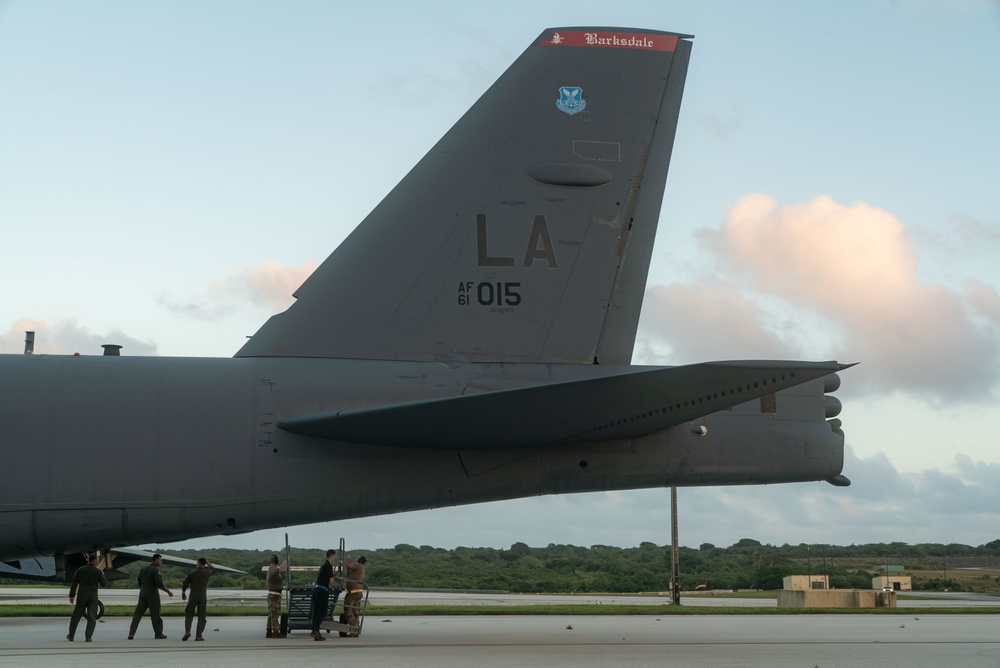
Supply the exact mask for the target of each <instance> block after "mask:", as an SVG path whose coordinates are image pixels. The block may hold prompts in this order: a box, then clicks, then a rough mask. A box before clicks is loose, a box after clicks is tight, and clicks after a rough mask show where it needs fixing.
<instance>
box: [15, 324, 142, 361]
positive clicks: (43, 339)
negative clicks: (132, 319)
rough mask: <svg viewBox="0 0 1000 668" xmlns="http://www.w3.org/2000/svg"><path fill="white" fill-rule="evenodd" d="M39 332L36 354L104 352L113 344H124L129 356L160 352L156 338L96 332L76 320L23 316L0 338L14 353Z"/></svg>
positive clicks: (22, 350) (20, 349) (118, 331)
mask: <svg viewBox="0 0 1000 668" xmlns="http://www.w3.org/2000/svg"><path fill="white" fill-rule="evenodd" d="M26 331H32V332H35V353H36V354H46V355H72V354H73V353H80V354H82V355H101V354H103V352H104V351H103V349H102V348H101V345H103V344H105V343H113V344H117V345H120V346H122V347H123V348H124V351H125V352H127V354H129V355H156V354H157V350H156V344H155V343H154V342H152V341H142V340H140V339H136V338H133V337H131V336H128V335H126V334H125V333H124V332H122V331H121V330H117V329H112V330H110V331H109V332H108V333H107V334H103V335H102V334H92V333H91V332H90V331H89V330H87V329H86V328H84V327H81V326H79V325H78V324H77V322H76V320H74V319H67V320H62V321H59V322H57V323H55V324H49V323H46V322H44V321H41V320H32V319H31V318H21V319H20V320H16V321H15V322H14V324H13V325H11V326H10V329H8V330H7V331H6V332H5V333H4V334H3V336H2V338H0V349H2V350H5V351H8V352H12V353H21V352H24V339H25V334H24V333H25V332H26Z"/></svg>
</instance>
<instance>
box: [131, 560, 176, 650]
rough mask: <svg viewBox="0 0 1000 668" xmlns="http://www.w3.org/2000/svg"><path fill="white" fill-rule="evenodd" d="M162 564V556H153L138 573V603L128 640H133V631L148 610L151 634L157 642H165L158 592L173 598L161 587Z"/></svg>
mask: <svg viewBox="0 0 1000 668" xmlns="http://www.w3.org/2000/svg"><path fill="white" fill-rule="evenodd" d="M162 563H163V555H160V554H154V555H153V563H151V564H149V565H148V566H146V567H145V568H143V569H142V570H141V571H139V602H138V603H136V605H135V612H134V613H133V614H132V624H131V626H129V628H128V639H129V640H132V639H133V638H135V631H136V629H138V628H139V621H140V620H141V619H142V616H143V615H144V614H146V610H147V609H148V610H149V620H150V621H151V622H152V623H153V633H155V634H156V635H155V638H156V639H157V640H166V639H167V636H165V635H163V618H162V617H160V591H161V590H162V591H165V592H167V596H171V597H172V596H173V595H174V592H172V591H170V590H169V589H167V588H166V587H165V586H164V585H163V578H162V577H160V564H162Z"/></svg>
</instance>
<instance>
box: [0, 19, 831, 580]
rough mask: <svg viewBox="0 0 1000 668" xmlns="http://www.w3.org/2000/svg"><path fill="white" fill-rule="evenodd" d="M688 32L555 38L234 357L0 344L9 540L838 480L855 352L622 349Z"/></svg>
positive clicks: (123, 536)
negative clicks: (808, 358)
mask: <svg viewBox="0 0 1000 668" xmlns="http://www.w3.org/2000/svg"><path fill="white" fill-rule="evenodd" d="M690 47H691V42H690V41H689V38H687V37H685V36H681V35H676V34H673V33H663V32H655V31H645V30H619V29H611V28H586V29H585V28H560V29H553V30H547V31H545V32H544V33H542V35H541V36H540V37H539V38H538V39H537V40H535V42H534V43H533V44H532V45H531V46H530V47H529V48H528V49H527V51H525V53H524V54H523V55H522V56H521V57H520V58H519V59H518V60H517V62H515V63H514V65H513V66H511V68H510V69H509V70H508V71H507V72H506V73H505V74H504V75H503V76H502V77H501V78H500V79H499V80H498V81H497V83H496V84H494V86H493V87H492V88H490V89H489V91H487V93H486V94H484V96H483V97H482V98H481V99H480V100H479V102H477V103H476V104H475V105H474V106H473V108H472V109H471V110H470V111H469V112H468V113H467V114H466V115H465V116H464V117H463V118H462V119H461V120H460V121H459V122H458V123H457V124H456V125H455V127H454V128H453V129H452V130H451V131H449V133H448V134H447V135H445V137H444V138H443V139H442V140H441V141H440V142H439V143H438V144H437V145H436V146H435V147H434V148H433V149H432V150H431V151H430V152H429V153H428V155H427V156H426V157H425V158H424V159H423V160H421V161H420V163H418V165H417V166H416V167H415V168H414V169H413V170H412V171H411V172H410V173H409V174H408V175H407V176H406V177H405V178H404V180H403V181H402V182H401V183H400V184H399V186H397V187H396V188H395V189H394V190H393V191H392V192H391V193H390V194H389V195H388V196H387V197H386V199H385V200H384V201H383V202H382V203H381V204H379V206H378V207H376V209H375V210H374V211H373V212H372V213H371V214H370V215H369V216H368V217H367V218H366V219H365V221H363V222H362V224H361V225H359V226H358V228H357V229H356V230H355V232H353V233H352V234H351V235H350V237H349V238H348V239H347V240H345V242H344V243H343V244H342V245H341V246H340V248H338V249H337V250H336V251H335V252H334V253H333V254H332V255H331V256H330V257H329V258H328V259H327V260H326V261H325V262H324V263H323V264H322V265H321V266H320V267H319V268H318V269H317V270H316V272H315V273H314V274H313V275H312V276H311V277H310V278H309V279H308V280H307V281H306V282H305V283H304V284H303V286H302V287H301V288H300V289H299V290H298V291H297V292H296V297H297V301H296V303H295V304H293V306H292V307H291V308H289V309H288V310H287V311H286V312H285V313H282V314H279V315H276V316H274V317H272V318H271V319H270V320H269V321H268V322H267V323H266V324H265V325H264V326H263V327H262V328H261V330H260V331H259V332H258V333H257V334H256V335H254V337H252V338H251V339H250V341H249V342H248V343H247V344H246V345H245V346H244V347H243V349H242V350H240V351H239V353H238V354H237V356H236V357H234V358H232V359H199V358H148V357H147V358H143V357H134V358H133V357H128V356H127V355H126V356H123V357H113V356H82V357H70V356H46V355H16V356H15V355H5V356H0V378H2V379H3V382H2V383H0V424H2V427H3V444H2V448H3V457H4V461H5V462H6V463H7V464H8V466H9V467H10V470H11V471H14V472H16V475H11V476H8V477H7V479H6V480H5V485H4V486H3V489H2V491H0V560H7V561H9V560H14V559H18V558H26V557H31V556H34V555H45V554H48V555H51V554H56V553H66V554H69V553H73V552H79V551H83V550H88V549H92V548H94V547H99V546H100V547H115V546H124V545H134V544H140V543H151V542H166V541H174V540H182V539H186V538H192V537H197V536H209V535H218V534H232V533H241V532H247V531H253V530H257V529H264V528H271V527H278V526H287V525H294V524H300V523H309V522H319V521H325V520H336V519H344V518H350V517H360V516H366V515H373V514H382V513H393V512H399V511H406V510H415V509H423V508H435V507H441V506H448V505H457V504H464V503H478V502H483V501H492V500H500V499H512V498H518V497H525V496H532V495H539V494H560V493H566V492H586V491H599V490H613V489H635V488H643V487H658V486H667V485H719V484H759V483H777V482H793V481H809V480H830V481H834V482H840V483H843V482H844V479H843V478H842V477H838V476H839V475H840V472H841V470H842V467H843V445H844V438H843V433H842V432H841V430H840V423H839V421H838V420H834V419H830V418H833V417H835V416H836V414H837V413H838V412H839V403H838V402H837V401H836V399H834V398H833V397H831V396H829V395H828V393H829V392H832V391H834V390H835V389H836V388H837V386H838V384H839V379H838V377H837V375H836V373H835V372H836V371H839V370H840V369H842V368H844V366H843V365H840V364H838V363H836V362H775V361H751V362H719V363H706V364H699V365H690V366H685V367H675V368H656V367H638V366H630V365H629V364H628V362H629V360H630V358H631V354H632V346H633V344H634V338H635V328H636V323H637V321H638V317H639V309H640V307H641V302H642V294H643V289H644V285H645V280H646V274H647V271H648V268H649V262H650V257H651V253H652V243H653V237H654V235H655V230H656V224H657V218H658V215H659V209H660V202H661V198H662V195H663V188H664V183H665V179H666V173H667V167H668V164H669V158H670V151H671V147H672V144H673V137H674V130H675V127H676V123H677V115H678V112H679V108H680V98H681V92H682V89H683V83H684V76H685V73H686V69H687V62H688V57H689V54H690ZM566 87H570V88H573V87H578V88H580V89H581V91H580V94H579V95H575V94H573V95H570V96H569V98H570V99H568V101H563V98H562V97H561V93H560V89H561V88H566ZM560 102H562V104H563V106H566V107H567V108H569V109H570V110H573V111H574V113H568V112H567V110H566V109H562V108H560ZM580 102H584V103H585V107H580V104H579V103H580ZM594 362H599V363H596V364H595V363H594ZM334 490H335V491H336V493H335V494H334V493H333V492H334Z"/></svg>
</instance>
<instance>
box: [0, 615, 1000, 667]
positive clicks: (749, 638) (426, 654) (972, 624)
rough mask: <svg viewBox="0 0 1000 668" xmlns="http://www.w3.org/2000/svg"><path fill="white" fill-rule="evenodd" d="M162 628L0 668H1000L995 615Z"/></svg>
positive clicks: (398, 620)
mask: <svg viewBox="0 0 1000 668" xmlns="http://www.w3.org/2000/svg"><path fill="white" fill-rule="evenodd" d="M209 612H210V613H211V608H209ZM164 623H165V632H166V633H167V635H168V638H167V639H166V640H154V639H153V632H152V627H151V625H150V622H149V619H148V618H147V619H144V620H143V623H142V625H141V626H140V627H139V632H138V634H137V635H136V639H135V640H131V641H130V640H127V639H126V636H127V635H128V624H129V620H128V619H127V618H124V617H112V618H107V619H105V620H103V621H101V622H100V623H99V624H98V626H97V631H96V633H95V634H94V642H92V643H84V642H82V640H83V627H82V626H81V628H80V629H79V631H78V633H77V639H76V641H75V642H72V643H70V642H68V641H67V640H66V637H65V636H66V630H67V624H68V619H65V618H7V619H0V666H27V667H34V666H39V667H40V666H79V667H81V668H90V667H92V668H98V667H100V668H105V667H106V666H108V665H136V666H184V667H185V668H189V667H197V666H238V667H239V668H252V667H254V666H268V667H270V668H273V667H274V666H297V665H306V664H310V665H318V664H322V663H323V662H335V663H340V662H346V663H343V664H340V665H352V666H358V665H362V666H406V667H408V668H409V667H411V666H412V667H416V668H421V667H427V668H450V667H453V666H454V667H455V668H459V667H461V668H467V667H468V666H475V667H476V668H492V667H494V666H546V667H548V666H554V667H562V666H565V667H567V668H569V667H572V668H588V667H591V666H593V667H598V666H599V667H600V668H607V667H608V666H661V665H673V666H720V667H721V666H725V667H727V668H730V667H736V666H741V667H744V666H745V667H754V666H758V667H784V666H788V667H795V668H814V667H816V666H818V667H820V668H832V667H837V666H889V667H892V666H899V667H901V668H902V667H904V666H905V667H907V668H909V667H917V668H919V667H924V666H927V667H931V666H933V667H934V668H939V667H940V666H963V668H965V667H978V666H990V667H991V668H995V667H997V666H1000V634H998V625H1000V618H998V617H997V616H995V615H963V614H954V615H921V614H919V612H917V611H915V612H914V614H912V615H911V614H906V615H846V614H845V615H718V616H715V615H709V616H702V615H697V616H671V617H666V616H664V617H655V616H653V617H650V616H614V617H601V616H537V617H531V616H458V617H395V618H394V617H391V616H389V617H373V616H369V617H368V619H366V620H365V624H364V631H363V633H362V636H361V637H360V638H340V637H339V636H337V635H336V634H331V635H328V636H327V638H328V640H327V641H325V642H316V641H314V640H312V639H311V638H310V637H309V636H308V634H307V633H306V632H303V631H296V632H293V633H292V634H290V635H289V637H288V638H286V639H283V640H267V639H265V638H264V637H263V636H264V627H265V620H264V617H263V615H262V616H261V617H218V618H214V619H213V618H212V617H211V616H209V621H208V628H207V631H206V634H205V636H206V641H205V642H195V641H194V640H193V639H191V640H189V641H187V642H181V634H182V631H183V621H182V620H180V619H178V618H166V619H165V620H164Z"/></svg>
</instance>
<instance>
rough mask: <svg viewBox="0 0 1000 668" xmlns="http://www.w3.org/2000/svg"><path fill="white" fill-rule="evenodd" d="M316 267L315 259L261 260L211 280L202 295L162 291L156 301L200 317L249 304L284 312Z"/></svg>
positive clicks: (215, 315) (223, 313)
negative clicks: (180, 296)
mask: <svg viewBox="0 0 1000 668" xmlns="http://www.w3.org/2000/svg"><path fill="white" fill-rule="evenodd" d="M317 266H319V265H318V264H317V263H316V262H314V261H312V260H310V261H307V262H304V263H302V264H301V265H299V266H298V267H285V266H283V265H280V264H278V263H276V262H272V261H270V260H262V261H261V262H259V263H258V264H257V265H256V266H254V267H248V268H243V269H237V270H231V271H229V272H228V273H227V274H226V275H225V276H223V277H221V278H218V279H215V280H214V281H212V282H211V283H209V285H208V286H207V288H206V293H205V296H204V297H202V298H199V299H194V300H190V301H180V300H176V299H173V298H172V297H171V296H170V295H169V294H168V293H166V292H163V293H161V294H160V295H159V297H158V298H157V301H158V302H159V303H160V304H161V305H162V306H165V307H166V308H168V309H170V310H171V311H174V312H175V313H178V314H180V315H185V316H188V317H191V318H197V319H199V320H217V319H219V318H223V317H226V316H228V315H231V314H232V313H234V312H236V311H237V310H239V309H241V308H244V307H245V306H246V305H247V304H250V305H253V306H259V307H263V308H266V309H269V310H271V311H283V310H285V309H286V308H288V307H289V306H291V304H292V302H293V301H295V299H294V297H293V296H292V294H293V293H294V292H295V290H297V289H298V287H299V286H300V285H302V283H303V282H304V281H305V280H306V279H307V278H308V277H309V275H310V274H312V273H313V271H315V270H316V267H317Z"/></svg>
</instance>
